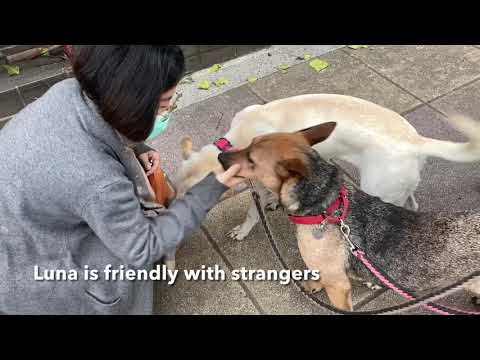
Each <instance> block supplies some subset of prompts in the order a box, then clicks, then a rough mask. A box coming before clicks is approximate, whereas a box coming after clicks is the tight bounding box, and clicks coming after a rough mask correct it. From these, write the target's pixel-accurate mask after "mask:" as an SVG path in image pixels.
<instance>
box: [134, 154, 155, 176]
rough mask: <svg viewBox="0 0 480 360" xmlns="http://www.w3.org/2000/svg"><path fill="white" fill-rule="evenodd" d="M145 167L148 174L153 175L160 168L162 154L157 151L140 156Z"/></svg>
mask: <svg viewBox="0 0 480 360" xmlns="http://www.w3.org/2000/svg"><path fill="white" fill-rule="evenodd" d="M138 159H139V160H140V162H141V163H142V165H143V168H144V169H145V171H146V173H147V176H150V175H152V174H153V173H154V172H155V171H157V170H158V169H159V168H160V154H159V153H158V152H156V151H149V152H146V153H144V154H142V155H140V156H139V157H138Z"/></svg>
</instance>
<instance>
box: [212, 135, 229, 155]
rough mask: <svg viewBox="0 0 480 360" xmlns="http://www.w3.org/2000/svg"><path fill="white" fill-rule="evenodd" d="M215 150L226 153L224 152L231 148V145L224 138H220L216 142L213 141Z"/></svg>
mask: <svg viewBox="0 0 480 360" xmlns="http://www.w3.org/2000/svg"><path fill="white" fill-rule="evenodd" d="M213 144H214V145H215V146H216V147H217V148H218V150H220V151H221V152H226V151H229V150H231V149H232V148H233V145H232V143H231V142H230V141H228V140H227V139H225V138H220V139H218V140H217V141H215V142H214V143H213Z"/></svg>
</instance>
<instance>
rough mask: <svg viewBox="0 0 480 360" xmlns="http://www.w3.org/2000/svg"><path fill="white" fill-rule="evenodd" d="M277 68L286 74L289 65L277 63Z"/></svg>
mask: <svg viewBox="0 0 480 360" xmlns="http://www.w3.org/2000/svg"><path fill="white" fill-rule="evenodd" d="M277 69H278V70H280V71H281V72H282V74H286V73H287V72H288V71H287V70H288V69H290V65H286V64H282V65H278V66H277Z"/></svg>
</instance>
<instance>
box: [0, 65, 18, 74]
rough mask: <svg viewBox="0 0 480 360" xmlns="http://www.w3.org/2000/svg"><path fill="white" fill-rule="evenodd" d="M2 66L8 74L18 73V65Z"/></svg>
mask: <svg viewBox="0 0 480 360" xmlns="http://www.w3.org/2000/svg"><path fill="white" fill-rule="evenodd" d="M3 68H4V69H5V70H7V73H8V75H10V76H15V75H20V68H19V67H18V66H11V65H3Z"/></svg>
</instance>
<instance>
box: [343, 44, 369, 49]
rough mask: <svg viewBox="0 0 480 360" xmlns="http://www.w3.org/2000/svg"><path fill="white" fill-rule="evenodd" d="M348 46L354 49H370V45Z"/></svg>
mask: <svg viewBox="0 0 480 360" xmlns="http://www.w3.org/2000/svg"><path fill="white" fill-rule="evenodd" d="M348 47H349V48H350V49H353V50H357V49H368V45H348Z"/></svg>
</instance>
